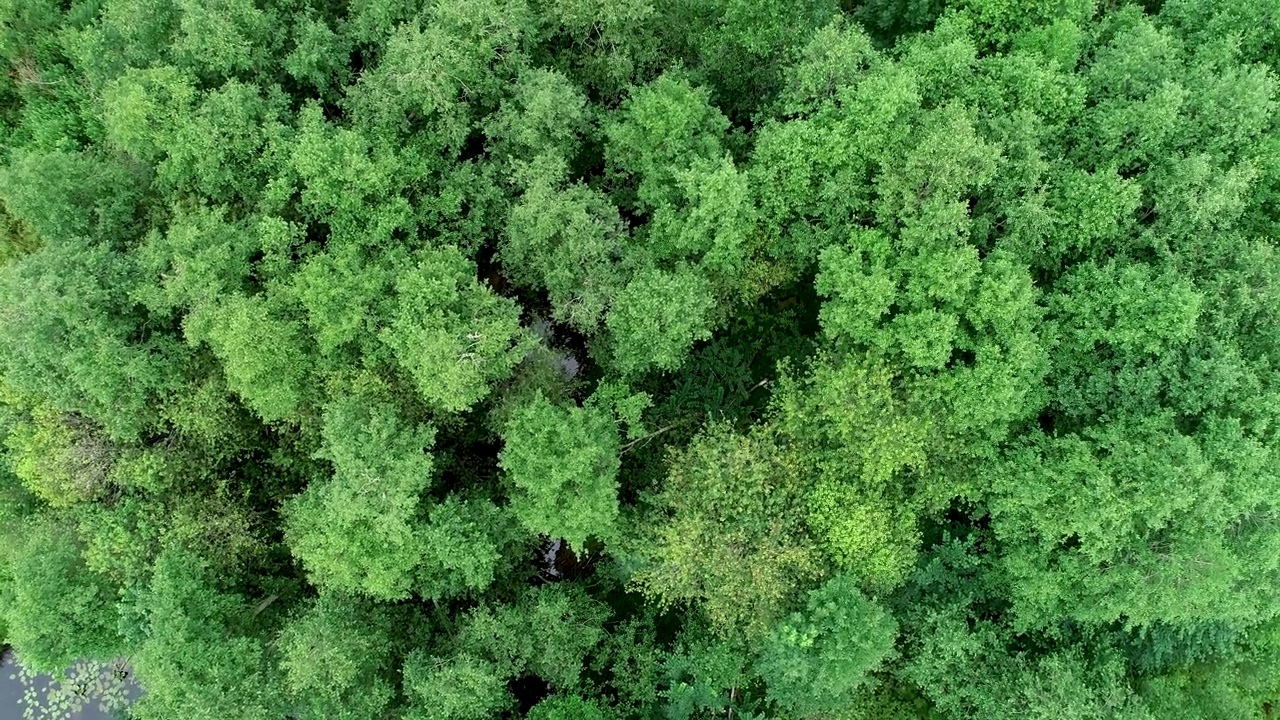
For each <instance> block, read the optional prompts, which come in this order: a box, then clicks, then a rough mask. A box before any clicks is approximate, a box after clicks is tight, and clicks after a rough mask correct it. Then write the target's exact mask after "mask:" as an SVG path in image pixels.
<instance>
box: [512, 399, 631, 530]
mask: <svg viewBox="0 0 1280 720" xmlns="http://www.w3.org/2000/svg"><path fill="white" fill-rule="evenodd" d="M618 452H619V441H618V431H617V428H615V427H614V423H613V418H611V417H610V416H609V415H607V414H605V413H604V412H602V411H601V410H600V409H597V408H595V407H590V406H588V407H571V408H561V407H557V406H555V405H553V404H551V402H550V401H549V400H547V399H546V398H545V397H543V395H542V393H541V392H537V393H535V394H534V395H533V397H532V398H530V399H529V400H528V401H527V402H525V403H522V404H521V405H520V406H518V407H517V408H516V409H515V410H514V411H513V412H512V414H511V419H510V420H508V421H507V425H506V428H505V430H504V432H503V448H502V454H501V455H500V456H499V460H498V462H499V464H500V465H501V467H502V469H503V470H505V471H506V473H507V477H508V478H509V480H510V483H511V484H512V485H513V486H514V493H513V495H512V498H511V508H512V511H513V512H514V513H515V515H516V517H518V518H519V519H520V522H521V523H522V524H523V525H524V527H525V528H526V529H527V530H529V532H531V533H535V534H539V535H547V536H549V537H552V538H564V539H566V540H568V541H569V544H570V545H572V546H573V547H575V548H577V549H579V550H581V549H583V548H584V547H585V546H586V543H587V540H588V539H589V538H591V537H596V538H599V539H602V540H608V539H609V538H610V537H611V536H612V535H613V531H614V524H615V523H616V520H617V516H618V497H617V495H618V484H617V480H616V479H615V478H616V476H617V474H618V466H619V462H618Z"/></svg>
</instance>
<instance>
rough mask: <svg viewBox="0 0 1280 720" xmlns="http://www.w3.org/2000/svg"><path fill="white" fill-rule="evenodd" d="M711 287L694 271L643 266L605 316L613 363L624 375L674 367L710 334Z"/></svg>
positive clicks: (619, 293) (682, 266) (684, 266)
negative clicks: (698, 341)
mask: <svg viewBox="0 0 1280 720" xmlns="http://www.w3.org/2000/svg"><path fill="white" fill-rule="evenodd" d="M714 305H715V299H714V298H713V297H712V296H711V287H710V284H709V283H708V282H707V280H706V278H705V277H703V276H702V275H701V274H700V273H698V272H697V271H696V270H694V269H692V268H690V267H688V266H687V265H681V266H679V267H678V268H676V270H675V271H674V272H666V271H663V270H656V269H646V270H642V271H640V272H639V273H637V274H636V276H635V277H634V278H632V280H631V282H629V283H627V285H626V287H624V288H622V290H620V291H619V292H618V296H617V297H616V298H615V300H614V307H613V309H612V310H611V311H610V312H609V315H608V317H606V318H605V324H606V325H607V326H608V328H609V332H610V335H611V339H612V341H613V343H612V350H613V364H614V365H615V366H616V367H617V368H618V369H619V370H620V371H621V372H623V373H636V372H641V371H644V370H649V369H651V368H657V369H660V370H675V369H676V368H678V367H680V363H681V362H682V361H683V360H684V357H685V355H687V354H688V352H689V348H690V346H692V345H693V343H694V342H695V341H697V340H704V339H706V338H707V337H709V336H710V335H711V329H710V327H708V325H709V324H710V323H709V320H710V318H709V317H708V315H709V314H710V312H711V310H712V308H713V307H714Z"/></svg>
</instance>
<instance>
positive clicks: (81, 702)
mask: <svg viewBox="0 0 1280 720" xmlns="http://www.w3.org/2000/svg"><path fill="white" fill-rule="evenodd" d="M0 660H2V661H0V720H53V719H54V718H58V719H60V720H112V719H113V718H118V717H121V716H122V712H121V711H122V709H123V708H124V707H125V706H127V705H128V703H129V702H131V701H133V700H134V699H136V698H137V697H138V695H140V694H141V691H140V690H139V688H138V686H137V685H136V684H134V683H133V678H132V675H131V673H129V670H128V667H127V666H125V665H124V664H123V663H114V664H107V665H101V664H93V663H84V662H81V663H77V664H76V666H75V667H73V668H71V669H69V670H68V673H67V674H68V679H61V680H60V681H59V682H53V678H51V677H49V676H48V675H36V676H34V677H33V676H31V675H29V674H28V673H26V672H24V671H23V670H22V668H21V667H20V666H19V665H18V662H17V658H15V657H14V655H13V653H12V652H10V650H9V648H7V647H6V648H4V655H3V658H2V659H0ZM112 711H115V713H114V714H113V712H112Z"/></svg>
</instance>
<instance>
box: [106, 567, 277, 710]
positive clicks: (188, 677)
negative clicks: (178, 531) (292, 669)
mask: <svg viewBox="0 0 1280 720" xmlns="http://www.w3.org/2000/svg"><path fill="white" fill-rule="evenodd" d="M208 568H209V565H208V563H207V562H205V561H204V560H203V559H202V558H201V557H200V556H198V555H195V554H193V553H191V552H189V551H186V550H181V549H177V548H174V549H169V550H166V551H165V552H164V553H162V554H161V555H160V557H159V558H158V559H157V560H156V564H155V574H154V575H153V577H152V580H151V586H150V587H149V588H148V589H147V590H146V591H145V592H143V593H142V594H141V595H140V596H139V597H138V600H137V606H136V612H137V613H138V614H139V615H141V617H142V618H143V621H144V622H145V628H146V629H145V630H144V633H145V640H142V641H141V642H140V643H139V644H138V646H137V650H136V654H134V655H133V656H132V660H133V664H134V667H135V668H136V669H137V671H138V673H139V675H140V676H141V677H142V678H145V680H144V681H143V682H142V687H143V690H144V692H145V694H144V695H143V697H144V698H145V699H143V700H140V701H139V702H138V703H137V705H136V706H134V707H133V708H132V709H131V712H132V713H133V714H134V715H135V716H136V717H139V718H169V717H189V718H201V719H203V718H214V717H223V716H225V715H226V713H228V712H232V713H235V714H236V715H238V716H240V717H246V718H255V719H257V718H263V719H264V720H265V718H270V717H279V716H280V715H282V714H284V713H285V712H286V711H287V709H288V705H287V698H286V696H285V695H284V694H283V693H281V692H279V689H278V686H277V683H278V682H279V680H278V677H277V674H278V672H279V671H278V670H277V669H276V668H274V667H272V665H271V664H269V662H268V654H267V647H266V642H265V641H264V640H263V639H261V638H259V637H255V636H254V635H253V634H252V633H250V632H246V631H247V630H248V628H247V627H245V626H246V625H247V622H246V621H248V620H250V619H251V616H252V613H253V606H252V605H251V604H250V603H249V602H247V601H245V599H244V598H243V597H241V596H239V595H236V594H233V593H228V592H225V591H222V590H221V589H219V588H218V587H217V586H216V585H215V584H213V583H211V582H210V578H209V569H208Z"/></svg>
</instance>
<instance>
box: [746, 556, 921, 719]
mask: <svg viewBox="0 0 1280 720" xmlns="http://www.w3.org/2000/svg"><path fill="white" fill-rule="evenodd" d="M897 632H898V629H897V623H896V622H894V619H893V617H892V616H891V615H890V614H889V613H888V612H886V611H885V610H884V609H883V608H882V607H880V606H879V605H876V604H875V603H874V602H873V601H871V600H868V599H867V598H866V597H865V596H863V594H862V593H861V592H860V591H859V590H858V579H857V578H854V577H850V576H847V575H840V576H836V577H833V578H831V579H830V580H827V581H826V582H825V583H824V584H823V585H822V586H821V587H820V588H818V589H817V590H813V591H811V592H810V593H809V599H808V601H807V602H806V605H805V611H804V612H803V613H794V614H792V615H791V616H789V617H788V618H786V619H785V620H784V621H782V622H781V623H779V624H778V625H777V626H776V627H775V628H774V629H773V631H772V632H771V633H770V635H769V638H768V639H767V640H766V641H765V643H764V647H763V649H762V651H761V655H760V659H759V661H758V662H757V667H758V668H759V672H760V674H761V676H763V677H764V679H765V682H767V683H768V686H769V697H770V699H772V700H773V701H775V702H777V703H778V705H779V707H780V708H781V709H783V710H784V711H785V712H789V713H796V714H798V715H802V716H803V715H821V714H825V713H835V712H839V711H840V710H841V709H842V708H844V707H847V706H849V705H850V704H852V703H853V702H854V691H856V690H857V689H859V688H860V687H861V686H863V685H865V684H867V683H869V682H871V678H870V677H869V675H870V673H872V672H874V671H875V670H877V669H879V668H880V667H881V665H883V664H884V662H885V661H886V660H888V659H890V658H892V657H893V654H894V650H893V644H894V638H895V636H896V635H897Z"/></svg>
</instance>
